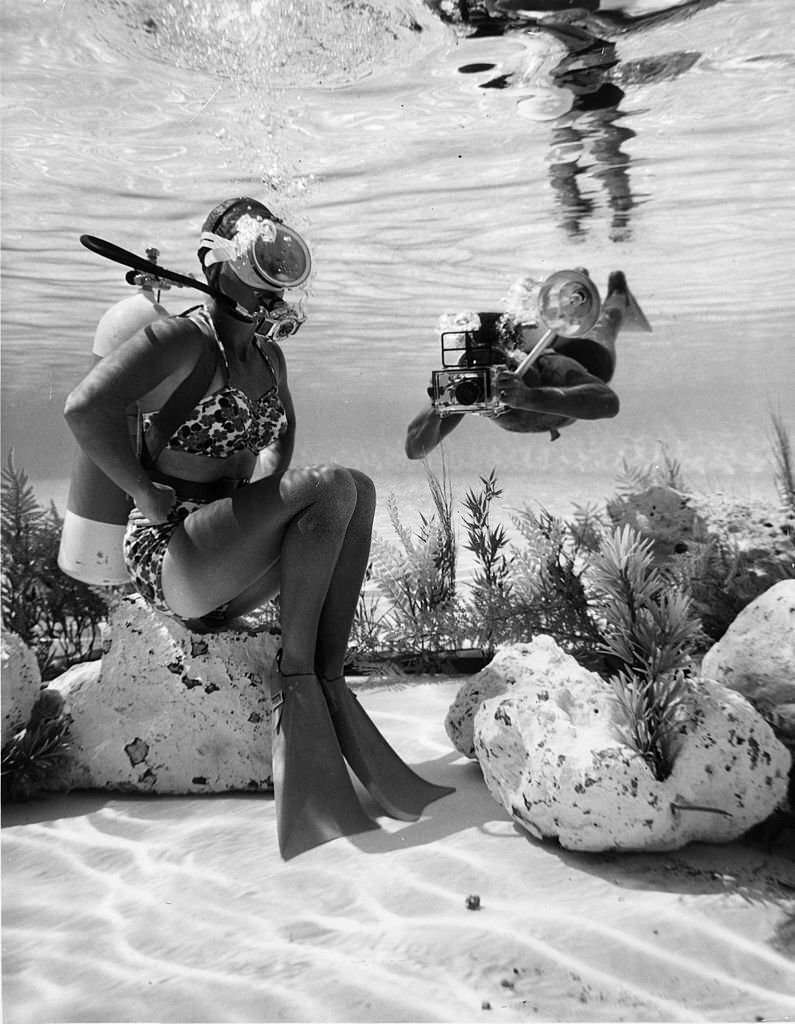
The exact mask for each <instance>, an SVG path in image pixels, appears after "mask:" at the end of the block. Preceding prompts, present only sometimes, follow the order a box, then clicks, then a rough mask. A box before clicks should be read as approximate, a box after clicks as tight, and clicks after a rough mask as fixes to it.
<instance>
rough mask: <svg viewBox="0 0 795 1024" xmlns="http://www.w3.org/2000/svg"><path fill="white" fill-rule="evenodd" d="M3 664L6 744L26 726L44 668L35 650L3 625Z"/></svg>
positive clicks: (0, 672) (0, 673)
mask: <svg viewBox="0 0 795 1024" xmlns="http://www.w3.org/2000/svg"><path fill="white" fill-rule="evenodd" d="M0 651H1V652H2V666H1V668H0V680H2V703H3V746H5V744H6V743H7V742H8V741H9V740H10V739H11V737H12V736H13V735H14V734H15V733H17V732H19V730H20V729H24V727H25V726H26V725H27V722H28V720H29V719H30V713H31V711H32V710H33V705H34V704H35V703H36V701H37V700H38V699H39V694H40V693H41V687H42V683H41V672H40V671H39V666H38V662H37V661H36V657H35V655H34V654H33V651H31V649H30V648H29V647H28V646H27V644H26V643H25V642H24V641H23V640H22V639H21V638H20V637H19V636H17V634H16V633H11V632H9V631H8V630H7V629H3V631H2V637H0Z"/></svg>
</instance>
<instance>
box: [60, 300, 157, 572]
mask: <svg viewBox="0 0 795 1024" xmlns="http://www.w3.org/2000/svg"><path fill="white" fill-rule="evenodd" d="M171 315H172V314H171V313H170V312H169V310H167V309H166V307H165V306H163V305H162V304H161V303H160V300H159V293H158V294H156V293H155V291H154V290H153V289H152V287H151V286H150V285H149V284H148V283H144V284H143V285H141V286H139V288H138V289H137V290H136V292H135V294H133V295H128V296H127V297H126V298H124V299H122V300H121V301H120V302H117V303H116V304H115V305H113V306H111V307H110V309H108V310H107V312H106V313H105V314H104V315H103V316H102V318H101V319H100V321H99V323H98V324H97V329H96V333H95V335H94V345H93V362H92V365H96V364H97V363H98V362H99V360H100V359H102V358H103V357H104V356H106V355H108V354H109V353H111V352H113V350H114V349H116V348H118V347H119V345H121V344H122V343H123V342H125V341H127V340H128V339H129V338H131V337H132V336H133V335H134V334H135V333H136V332H137V331H140V330H141V329H142V328H144V327H146V326H147V324H151V323H154V321H155V320H161V319H163V318H164V317H168V316H171ZM134 436H135V426H134V424H133V425H131V438H134ZM131 443H132V440H131ZM131 506H132V502H131V500H130V498H129V496H128V495H126V494H125V493H124V492H123V491H122V490H120V489H119V488H118V487H117V486H116V484H114V483H113V481H112V480H110V479H109V478H108V477H107V476H106V475H105V474H104V473H103V472H102V470H101V469H100V468H99V467H98V466H97V465H96V464H95V463H94V462H92V461H91V459H89V457H88V456H87V455H86V454H85V453H84V452H83V451H82V450H81V449H79V448H78V450H77V452H76V453H75V458H74V463H73V466H72V476H71V479H70V483H69V496H68V498H67V501H66V512H65V514H64V521H63V530H62V531H61V544H60V547H59V549H58V566H59V567H60V569H61V570H62V571H63V572H65V573H66V574H67V575H68V576H72V577H74V579H77V580H81V581H82V582H83V583H88V584H91V585H92V586H99V587H112V586H118V585H120V584H123V583H127V582H129V574H128V572H127V568H126V566H125V564H124V556H123V553H122V542H123V540H124V531H125V528H126V525H127V516H128V515H129V512H130V508H131Z"/></svg>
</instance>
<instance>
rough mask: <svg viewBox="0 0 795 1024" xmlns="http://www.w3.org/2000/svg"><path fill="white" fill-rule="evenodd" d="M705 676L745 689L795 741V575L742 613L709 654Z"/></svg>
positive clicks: (759, 708) (703, 665) (794, 743)
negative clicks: (794, 578)
mask: <svg viewBox="0 0 795 1024" xmlns="http://www.w3.org/2000/svg"><path fill="white" fill-rule="evenodd" d="M701 675H702V676H704V677H705V678H707V679H715V680H716V681H717V682H719V683H723V685H724V686H728V687H730V688H731V689H732V690H736V691H737V692H738V693H741V694H742V695H743V696H744V697H746V698H747V699H748V700H749V701H750V702H751V703H752V704H753V706H754V707H755V708H756V709H757V711H759V712H760V714H762V715H763V716H764V717H765V718H766V719H767V720H768V721H770V722H771V724H773V726H774V729H775V731H776V732H779V731H780V732H781V734H782V735H781V737H780V738H782V739H783V740H784V741H785V742H788V743H789V745H790V746H795V580H782V581H781V582H780V583H776V584H775V586H772V587H770V589H769V590H766V591H765V592H764V594H761V595H760V596H759V597H758V598H757V599H756V600H755V601H752V602H751V604H749V605H747V606H746V607H745V608H744V609H743V610H742V611H741V612H740V614H739V615H738V616H737V618H736V619H735V620H734V622H732V624H731V625H730V626H729V628H728V630H727V631H726V632H725V633H724V634H723V636H722V637H721V639H720V640H719V641H718V642H717V643H716V644H714V645H713V646H712V647H711V648H710V649H709V650H708V651H707V653H706V654H705V655H704V660H703V661H702V663H701Z"/></svg>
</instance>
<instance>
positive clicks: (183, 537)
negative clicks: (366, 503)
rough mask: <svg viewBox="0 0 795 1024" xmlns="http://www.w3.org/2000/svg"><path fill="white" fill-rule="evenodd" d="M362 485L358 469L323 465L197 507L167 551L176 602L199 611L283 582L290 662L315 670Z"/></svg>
mask: <svg viewBox="0 0 795 1024" xmlns="http://www.w3.org/2000/svg"><path fill="white" fill-rule="evenodd" d="M357 493H358V492H357V486H356V484H355V483H354V479H353V477H352V475H351V473H350V472H349V471H348V470H345V469H342V468H341V467H338V466H321V467H316V468H314V469H309V470H292V471H288V472H287V473H285V474H284V476H282V477H280V478H268V479H266V480H261V481H257V482H256V483H254V484H251V485H249V486H247V487H244V488H241V490H240V491H238V492H237V493H236V494H235V495H234V497H233V498H227V499H224V500H222V501H217V502H214V503H213V504H212V505H207V506H203V507H202V508H199V509H197V510H196V511H195V512H193V513H191V514H190V515H189V516H188V517H187V519H186V520H185V522H184V523H183V524H182V525H181V527H180V528H179V529H178V530H177V531H176V532H175V534H174V536H173V538H172V540H171V544H170V545H169V549H168V552H167V554H166V558H165V560H164V564H163V590H164V593H165V596H166V600H167V602H168V604H169V606H170V607H171V609H172V610H173V611H174V612H175V613H176V614H177V615H180V616H182V617H184V618H187V619H194V618H200V617H201V616H203V615H206V614H207V613H208V612H210V611H212V610H213V609H214V608H217V607H218V606H219V605H221V604H224V603H225V602H227V601H234V599H235V598H238V597H239V596H240V595H241V594H244V593H246V592H248V594H249V595H250V596H254V595H256V594H257V592H258V591H261V592H262V594H263V596H264V595H266V594H267V596H271V594H272V592H273V591H274V590H275V589H278V590H279V591H280V592H281V606H282V628H283V633H284V639H285V649H284V666H285V671H289V672H291V673H293V672H304V671H306V672H313V671H314V658H315V648H316V644H317V632H318V625H319V621H320V617H321V613H322V610H323V606H324V604H325V603H326V599H327V595H328V591H329V589H330V586H331V581H332V577H333V575H334V571H335V568H336V564H337V560H338V558H339V556H340V553H341V551H342V548H343V544H344V541H345V537H346V533H347V530H348V525H349V523H350V520H351V518H352V516H353V513H354V510H355V508H356V502H357ZM346 561H347V559H346ZM277 568H278V578H279V582H278V586H274V584H275V575H276V570H277ZM357 597H358V594H357ZM235 603H237V602H235ZM243 610H244V609H243V608H242V607H239V608H236V613H237V614H240V612H241V611H243Z"/></svg>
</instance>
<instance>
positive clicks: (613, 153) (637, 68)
mask: <svg viewBox="0 0 795 1024" xmlns="http://www.w3.org/2000/svg"><path fill="white" fill-rule="evenodd" d="M719 2H720V0H688V2H685V3H682V4H679V5H677V6H674V7H668V8H665V9H663V10H659V11H653V12H649V13H647V14H640V15H629V14H627V13H626V12H625V11H623V10H621V9H616V10H610V11H600V10H599V7H600V4H599V0H579V2H577V3H573V2H571V0H537V2H532V0H472V2H468V0H459V5H458V11H457V12H456V16H455V17H452V18H451V16H450V15H449V14H448V15H447V16H448V18H449V19H450V20H453V21H456V20H457V21H459V22H461V23H464V24H466V25H468V26H469V27H470V28H471V29H473V32H472V33H471V35H472V36H493V35H504V34H505V33H506V32H548V33H550V34H551V35H553V36H554V37H555V38H556V39H557V40H559V41H560V42H562V43H563V44H564V46H565V47H566V50H567V51H568V52H567V54H566V56H565V57H564V58H563V59H562V60H561V61H560V62H559V63H558V64H557V65H556V67H555V68H554V69H553V70H552V72H551V78H552V84H553V85H554V86H556V87H557V88H559V89H562V90H565V91H567V92H568V93H569V94H570V95H571V97H572V100H571V106H570V107H569V109H568V110H567V111H566V112H565V113H563V114H561V115H560V116H559V117H558V118H557V119H556V123H555V127H554V128H553V131H552V139H551V149H550V158H549V179H550V183H551V185H552V188H553V190H554V192H555V195H556V197H557V201H558V205H559V208H560V225H561V227H562V228H564V230H565V231H566V232H567V234H569V235H570V236H572V237H579V236H581V235H582V234H583V228H582V223H581V222H582V221H583V220H584V219H586V218H588V217H591V216H592V215H593V212H594V209H595V206H596V203H595V201H594V199H593V198H591V197H590V196H588V195H587V194H585V193H584V192H583V190H582V189H581V187H580V181H579V179H580V177H581V175H583V174H585V173H589V174H590V176H591V177H592V178H598V179H599V180H601V182H602V184H603V186H604V189H605V192H606V195H607V203H608V206H609V207H610V210H611V211H612V216H611V238H612V239H613V240H614V241H622V240H626V239H627V238H628V237H629V232H630V226H629V221H630V211H631V210H632V208H633V207H634V206H635V205H636V199H635V198H634V196H633V194H632V189H631V184H630V177H629V163H630V157H629V155H628V154H627V153H625V152H624V151H623V150H622V148H621V147H622V145H623V144H624V143H625V142H626V141H627V139H631V138H633V137H634V135H635V133H634V132H633V131H632V130H631V129H630V128H628V127H627V126H626V125H622V124H621V123H620V122H621V120H622V119H623V118H624V117H625V114H624V113H623V112H622V111H621V110H620V109H619V106H620V103H621V101H622V100H623V99H624V96H625V93H624V90H623V89H622V86H625V85H629V84H637V83H643V84H648V83H650V82H655V81H663V80H666V79H671V78H675V77H677V76H678V75H680V74H682V73H683V72H684V71H687V70H688V69H689V68H691V67H692V66H693V65H694V64H695V62H696V61H697V60H698V58H699V56H700V54H699V53H696V52H692V51H691V52H676V53H669V54H664V55H661V56H660V57H653V58H645V59H642V60H638V61H629V62H621V61H619V58H618V55H617V53H616V46H615V43H613V42H611V38H615V37H617V36H621V35H624V34H627V33H629V32H630V31H635V30H638V29H644V28H652V27H655V26H657V25H660V24H663V23H665V22H668V21H674V20H679V19H682V18H685V17H688V16H689V15H692V14H694V13H696V12H697V11H700V10H703V9H705V8H707V7H711V6H714V5H715V4H716V3H719ZM440 13H441V11H440ZM488 69H489V65H484V64H477V65H469V66H464V67H462V68H461V69H460V70H461V71H463V72H468V71H485V70H488ZM517 81H521V72H514V73H509V74H503V75H499V76H498V77H496V78H493V79H491V80H490V81H488V82H485V83H483V85H482V86H481V88H484V89H504V88H506V87H508V86H510V85H513V84H516V83H517ZM588 156H589V157H590V160H591V162H590V163H586V162H585V160H586V159H587V157H588Z"/></svg>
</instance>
